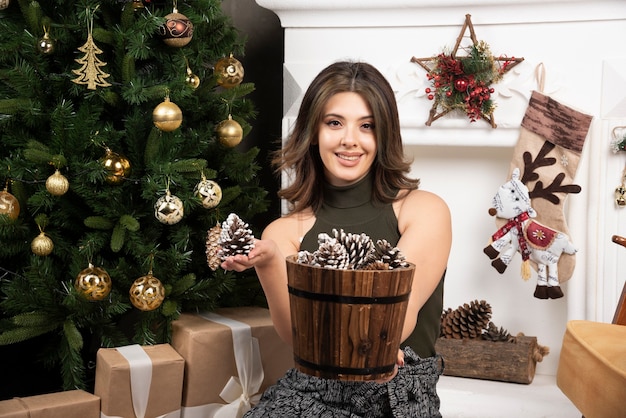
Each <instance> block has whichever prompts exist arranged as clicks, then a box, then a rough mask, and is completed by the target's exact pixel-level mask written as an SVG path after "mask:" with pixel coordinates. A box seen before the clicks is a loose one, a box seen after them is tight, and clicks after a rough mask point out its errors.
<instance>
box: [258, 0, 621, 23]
mask: <svg viewBox="0 0 626 418" xmlns="http://www.w3.org/2000/svg"><path fill="white" fill-rule="evenodd" d="M257 3H258V4H259V5H261V6H262V7H265V8H267V9H270V10H272V11H274V12H275V13H276V14H277V15H278V17H279V18H280V20H281V23H282V25H283V27H285V28H297V27H335V28H337V27H384V26H395V27H399V26H415V25H420V26H422V25H429V26H435V25H454V24H456V23H458V16H459V15H461V16H463V15H464V14H465V13H467V10H468V9H469V8H471V9H472V10H473V11H475V12H476V13H477V14H478V13H480V15H481V19H482V22H483V23H485V24H492V23H519V22H527V21H528V15H529V11H532V15H533V20H534V21H535V22H560V21H584V20H615V19H622V18H623V17H624V13H623V12H624V10H623V9H624V8H623V7H622V8H621V9H622V10H621V12H622V13H619V12H620V10H619V9H620V8H619V5H618V3H620V1H615V0H612V1H611V0H600V1H593V0H549V1H546V0H477V1H470V0H257ZM616 12H617V13H616Z"/></svg>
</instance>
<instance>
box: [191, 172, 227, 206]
mask: <svg viewBox="0 0 626 418" xmlns="http://www.w3.org/2000/svg"><path fill="white" fill-rule="evenodd" d="M193 194H194V195H196V196H198V198H200V200H202V207H204V208H205V209H212V208H214V207H216V206H217V205H219V204H220V201H221V200H222V188H221V187H220V185H219V184H217V183H216V182H214V181H213V180H206V179H205V180H202V181H200V183H198V184H196V187H195V189H194V191H193Z"/></svg>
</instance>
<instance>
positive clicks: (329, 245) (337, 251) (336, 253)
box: [313, 238, 349, 270]
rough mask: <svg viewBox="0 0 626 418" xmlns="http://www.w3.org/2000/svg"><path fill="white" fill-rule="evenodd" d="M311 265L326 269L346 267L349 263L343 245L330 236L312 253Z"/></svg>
mask: <svg viewBox="0 0 626 418" xmlns="http://www.w3.org/2000/svg"><path fill="white" fill-rule="evenodd" d="M313 255H314V261H313V265H315V266H318V267H324V268H328V269H343V270H345V269H347V268H348V264H349V259H348V253H347V252H346V249H345V247H344V246H343V245H341V244H340V243H339V242H337V240H336V239H335V238H332V239H330V240H328V241H326V242H324V243H323V244H321V245H320V247H319V249H318V250H317V251H315V252H314V253H313Z"/></svg>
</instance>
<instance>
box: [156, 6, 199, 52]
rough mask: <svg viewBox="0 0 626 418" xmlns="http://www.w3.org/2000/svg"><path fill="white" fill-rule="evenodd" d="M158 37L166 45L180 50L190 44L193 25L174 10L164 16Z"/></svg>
mask: <svg viewBox="0 0 626 418" xmlns="http://www.w3.org/2000/svg"><path fill="white" fill-rule="evenodd" d="M159 35H161V39H163V42H164V43H165V44H166V45H169V46H173V47H177V48H181V47H183V46H185V45H187V44H188V43H189V42H191V38H192V37H193V23H191V20H189V19H188V18H187V16H185V15H184V14H182V13H178V12H177V11H176V10H174V12H173V13H170V14H168V15H166V16H165V24H163V25H162V26H161V27H160V28H159Z"/></svg>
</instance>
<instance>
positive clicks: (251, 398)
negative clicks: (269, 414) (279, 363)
mask: <svg viewBox="0 0 626 418" xmlns="http://www.w3.org/2000/svg"><path fill="white" fill-rule="evenodd" d="M199 315H200V316H201V317H202V318H204V319H206V320H208V321H211V322H217V323H218V324H222V325H225V326H227V327H229V328H230V329H231V333H232V336H233V348H234V353H235V364H236V366H237V373H238V375H239V376H231V377H230V379H229V380H228V382H227V383H226V385H225V386H224V388H223V389H222V391H221V392H220V397H221V398H222V399H224V401H226V402H228V403H227V404H218V403H211V404H207V405H200V406H192V407H183V417H184V418H241V417H242V416H243V414H245V413H246V412H247V411H249V410H250V409H251V408H252V405H254V404H255V403H256V402H258V400H259V399H260V397H261V395H260V394H258V392H259V389H261V385H262V384H263V379H264V377H265V374H264V372H263V365H262V363H261V350H260V348H259V340H258V339H257V338H255V337H253V336H252V330H251V329H250V325H248V324H246V323H244V322H240V321H236V320H234V319H230V318H227V317H224V316H221V315H218V314H216V313H213V312H205V313H200V314H199Z"/></svg>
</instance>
